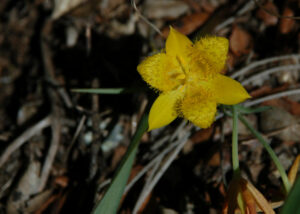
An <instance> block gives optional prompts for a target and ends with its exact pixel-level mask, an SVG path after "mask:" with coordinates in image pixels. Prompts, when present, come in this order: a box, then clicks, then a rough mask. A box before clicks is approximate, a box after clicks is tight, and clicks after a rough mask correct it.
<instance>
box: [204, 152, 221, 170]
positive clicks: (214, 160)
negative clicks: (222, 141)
mask: <svg viewBox="0 0 300 214" xmlns="http://www.w3.org/2000/svg"><path fill="white" fill-rule="evenodd" d="M220 164H221V157H220V153H219V152H216V153H215V154H213V156H212V157H211V158H210V159H209V161H208V163H207V165H209V166H212V167H217V166H220Z"/></svg>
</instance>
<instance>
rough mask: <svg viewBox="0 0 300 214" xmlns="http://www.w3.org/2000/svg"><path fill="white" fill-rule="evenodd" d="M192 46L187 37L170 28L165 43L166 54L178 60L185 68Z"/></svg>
mask: <svg viewBox="0 0 300 214" xmlns="http://www.w3.org/2000/svg"><path fill="white" fill-rule="evenodd" d="M192 45H193V43H192V42H191V40H189V38H188V37H186V36H185V35H183V34H182V33H180V32H178V31H176V30H175V29H174V28H172V27H170V33H169V35H168V38H167V41H166V53H167V55H168V56H171V57H174V58H175V59H178V60H180V63H182V65H183V66H186V64H187V63H188V55H189V52H190V49H191V48H192Z"/></svg>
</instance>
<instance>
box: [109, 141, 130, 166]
mask: <svg viewBox="0 0 300 214" xmlns="http://www.w3.org/2000/svg"><path fill="white" fill-rule="evenodd" d="M126 150H127V147H126V146H123V145H120V146H118V147H117V148H116V149H115V150H114V154H113V157H112V161H111V167H112V169H115V168H116V167H117V165H118V163H119V162H120V160H121V159H122V157H123V156H124V154H125V153H126Z"/></svg>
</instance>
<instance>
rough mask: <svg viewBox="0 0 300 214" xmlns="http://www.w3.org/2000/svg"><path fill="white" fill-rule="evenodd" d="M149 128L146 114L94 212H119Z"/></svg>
mask: <svg viewBox="0 0 300 214" xmlns="http://www.w3.org/2000/svg"><path fill="white" fill-rule="evenodd" d="M147 129H148V115H147V114H144V115H143V117H142V119H141V120H140V123H139V125H138V127H137V131H136V133H135V135H134V136H133V138H132V141H131V143H130V145H129V147H128V150H127V152H126V154H125V156H124V158H123V159H122V161H121V164H120V166H119V168H118V170H117V172H116V174H115V175H114V178H113V180H112V182H111V184H110V186H109V188H108V190H107V192H106V193H105V195H104V196H103V198H102V200H101V201H100V202H99V203H98V205H97V206H96V208H95V209H94V211H93V213H94V214H106V213H109V214H114V213H116V212H117V210H118V207H119V203H120V200H121V198H122V195H123V192H124V189H125V185H126V183H127V180H128V177H129V174H130V171H131V168H132V165H133V161H134V158H135V156H136V152H137V148H138V145H139V142H140V139H141V138H142V135H143V134H144V133H145V131H146V130H147Z"/></svg>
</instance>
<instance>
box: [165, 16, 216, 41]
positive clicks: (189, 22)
mask: <svg viewBox="0 0 300 214" xmlns="http://www.w3.org/2000/svg"><path fill="white" fill-rule="evenodd" d="M209 16H210V13H207V12H201V13H193V14H191V15H187V16H185V17H183V18H182V19H180V20H179V21H177V22H175V23H174V24H172V26H173V27H174V28H175V29H176V30H178V31H179V32H180V33H183V34H185V35H188V34H190V33H192V32H194V31H195V30H196V29H197V28H199V27H200V26H201V25H203V24H204V23H205V22H206V20H207V19H208V18H209ZM169 31H170V28H169V27H166V28H164V29H163V30H162V34H163V37H164V38H167V36H168V34H169Z"/></svg>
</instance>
